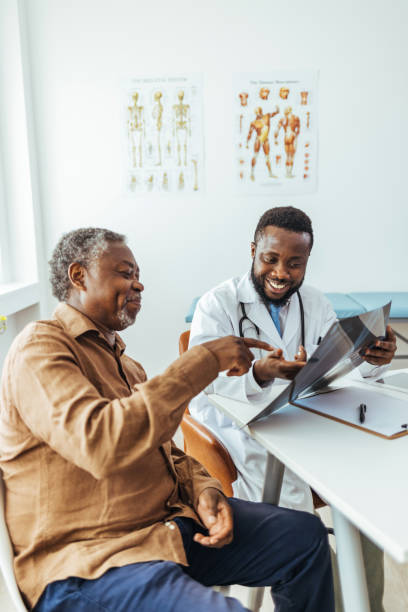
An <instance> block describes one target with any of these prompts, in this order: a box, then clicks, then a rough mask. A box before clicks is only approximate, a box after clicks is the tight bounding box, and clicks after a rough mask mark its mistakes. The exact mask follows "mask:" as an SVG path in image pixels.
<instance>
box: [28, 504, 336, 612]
mask: <svg viewBox="0 0 408 612" xmlns="http://www.w3.org/2000/svg"><path fill="white" fill-rule="evenodd" d="M229 501H230V503H231V506H232V509H233V513H234V540H233V542H232V543H231V544H228V546H224V547H223V548H205V547H203V546H201V545H200V544H198V543H197V542H194V541H193V536H194V534H195V532H196V531H198V530H200V529H201V528H200V527H199V526H198V525H197V524H196V523H195V522H194V521H192V520H191V519H184V518H179V519H176V522H177V525H178V527H179V529H180V531H181V534H182V537H183V542H184V547H185V550H186V554H187V558H188V561H189V563H190V565H189V567H184V566H181V565H178V564H177V563H173V562H170V561H151V562H149V563H133V564H131V565H126V566H124V567H118V568H112V569H110V570H108V571H107V572H106V573H105V574H104V575H103V576H101V577H100V578H97V579H96V580H85V579H83V578H77V577H71V578H67V579H66V580H59V581H57V582H53V583H51V584H49V585H48V586H47V588H46V589H45V590H44V592H43V594H42V596H41V598H40V600H39V602H38V603H37V605H36V606H35V608H34V611H35V612H51V611H58V612H68V611H69V612H85V611H86V612H94V611H95V612H97V611H106V612H156V611H158V610H160V612H189V611H190V610H193V611H194V612H210V611H211V612H242V611H243V610H245V609H246V608H244V607H243V606H242V604H241V603H240V602H239V601H237V600H236V599H233V598H231V597H224V596H223V595H222V594H221V593H218V592H216V591H213V590H212V589H211V588H208V587H210V586H211V585H220V586H221V585H228V584H241V585H245V586H270V587H272V598H273V600H274V604H275V612H285V611H286V610H287V611H289V612H334V597H333V584H332V574H331V565H330V554H329V547H328V542H327V533H326V529H325V527H324V526H323V524H322V523H321V521H320V519H318V518H316V517H315V516H313V515H312V514H309V513H306V512H298V511H295V510H288V509H285V508H278V507H277V506H272V505H270V504H261V503H252V502H247V501H242V500H238V499H233V498H232V499H230V500H229ZM203 533H204V530H203Z"/></svg>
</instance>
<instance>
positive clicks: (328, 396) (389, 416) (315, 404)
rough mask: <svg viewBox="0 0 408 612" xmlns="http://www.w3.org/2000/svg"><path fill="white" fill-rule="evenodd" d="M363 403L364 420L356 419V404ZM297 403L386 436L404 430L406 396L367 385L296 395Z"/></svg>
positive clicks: (407, 409)
mask: <svg viewBox="0 0 408 612" xmlns="http://www.w3.org/2000/svg"><path fill="white" fill-rule="evenodd" d="M362 403H363V404H365V405H366V406H367V411H366V415H365V421H364V423H360V420H359V416H360V408H359V406H360V404H362ZM296 405H298V406H302V407H305V408H311V409H312V410H317V411H318V412H321V413H322V414H326V415H328V416H332V417H335V418H337V419H341V420H342V421H346V422H347V423H351V424H353V425H357V426H358V427H362V428H363V429H367V430H369V431H373V432H376V433H379V434H382V435H383V436H387V437H390V436H393V435H395V434H397V433H400V432H403V431H406V428H404V427H402V425H404V424H406V425H407V426H408V399H407V400H404V399H399V398H396V397H391V396H390V395H387V393H384V392H383V393H382V392H381V391H372V390H371V389H366V388H357V387H353V388H351V387H348V388H344V389H337V390H336V391H333V392H331V393H323V394H321V395H315V396H313V397H308V398H306V399H300V400H299V399H298V400H297V401H296Z"/></svg>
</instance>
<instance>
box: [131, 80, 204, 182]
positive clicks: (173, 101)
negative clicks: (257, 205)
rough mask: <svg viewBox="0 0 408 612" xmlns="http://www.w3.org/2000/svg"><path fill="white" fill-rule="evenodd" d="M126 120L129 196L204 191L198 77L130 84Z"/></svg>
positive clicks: (135, 81) (200, 100)
mask: <svg viewBox="0 0 408 612" xmlns="http://www.w3.org/2000/svg"><path fill="white" fill-rule="evenodd" d="M123 117H124V121H123V123H124V136H125V138H124V142H125V156H126V177H125V180H126V189H127V191H128V192H129V193H134V194H137V193H147V192H156V193H157V192H163V193H166V192H173V193H179V194H182V193H189V192H198V191H201V190H202V189H203V180H204V171H203V170H204V167H203V162H204V155H203V131H202V79H201V77H200V75H192V76H191V75H190V76H184V77H183V76H182V77H171V76H165V77H140V78H134V79H132V80H131V81H129V82H128V83H127V85H126V92H125V99H124V104H123Z"/></svg>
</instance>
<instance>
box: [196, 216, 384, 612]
mask: <svg viewBox="0 0 408 612" xmlns="http://www.w3.org/2000/svg"><path fill="white" fill-rule="evenodd" d="M312 246H313V229H312V224H311V221H310V219H309V217H308V216H307V215H306V214H305V213H304V212H302V211H301V210H299V209H296V208H293V207H291V206H287V207H277V208H272V209H270V210H267V211H266V212H265V213H264V214H263V215H262V217H261V218H260V220H259V222H258V225H257V227H256V230H255V235H254V241H253V242H252V243H251V256H252V267H251V270H250V272H249V273H247V274H246V275H245V276H243V277H242V278H233V279H230V280H228V281H225V282H224V283H222V284H220V285H218V286H217V287H215V288H214V289H212V290H211V291H208V292H207V293H206V294H205V295H203V296H202V298H201V299H200V300H199V302H198V304H197V306H196V310H195V313H194V317H193V321H192V325H191V332H190V347H191V346H195V345H197V344H201V343H203V342H207V341H209V340H212V339H214V338H218V337H221V336H226V335H229V334H234V335H237V336H240V335H241V336H245V337H249V338H251V337H252V338H259V339H260V340H263V341H265V342H267V343H269V344H271V345H273V346H274V347H276V350H275V351H274V352H271V353H267V352H265V351H255V350H254V354H255V360H254V362H253V365H252V368H251V370H250V371H249V372H248V373H247V374H246V375H244V376H241V377H240V378H230V377H226V376H223V375H220V376H218V378H217V379H216V380H215V381H214V382H213V383H212V385H210V388H207V389H206V391H207V392H214V393H220V394H222V395H227V396H230V397H233V398H235V399H238V400H242V401H256V400H257V399H258V398H259V399H261V398H262V397H263V396H264V395H265V392H267V391H268V389H270V387H271V385H282V384H287V382H288V380H290V379H292V378H294V377H295V375H296V373H297V372H298V371H299V370H300V369H301V368H302V367H303V366H304V365H305V363H306V360H307V358H308V357H310V356H311V354H312V353H313V351H314V350H315V349H316V347H317V345H318V344H319V342H320V340H321V339H322V338H323V337H324V335H325V334H326V332H327V331H328V329H329V327H330V326H331V324H332V323H333V322H334V321H335V320H336V314H335V312H334V311H333V308H332V306H331V304H330V302H329V301H328V300H327V298H326V297H325V296H324V295H323V294H322V293H321V292H320V291H318V290H317V289H314V288H313V287H310V286H306V285H303V280H304V277H305V273H306V267H307V263H308V259H309V255H310V251H311V249H312ZM395 350H396V340H395V335H394V333H393V331H392V329H391V327H389V326H388V327H387V335H386V338H385V339H384V340H383V341H379V342H377V345H376V346H375V347H374V348H371V349H368V350H367V351H366V354H365V356H364V359H365V362H366V363H363V364H362V365H361V366H360V373H361V374H362V376H377V375H379V374H380V373H381V371H382V370H383V366H385V365H387V364H389V363H390V361H391V360H392V358H393V355H394V353H395ZM190 412H191V414H192V416H193V417H194V418H195V419H197V420H198V421H200V422H202V423H203V424H204V425H206V426H207V427H208V428H209V429H210V430H211V431H213V432H214V434H215V435H216V436H217V437H218V438H219V440H220V441H221V442H222V443H223V444H224V446H225V447H226V448H227V449H228V451H229V453H230V454H231V457H232V460H233V461H234V463H235V465H236V468H237V472H238V478H237V480H236V481H235V483H233V490H234V494H235V495H236V496H237V497H241V498H244V499H248V500H252V501H259V500H260V499H261V495H262V487H263V475H264V472H265V467H266V451H265V450H264V449H263V448H262V447H261V446H260V445H259V444H258V443H257V442H255V440H253V439H252V438H251V437H249V436H248V435H247V434H246V433H244V432H243V431H241V430H239V429H238V427H237V426H236V425H235V424H234V423H232V421H231V420H230V419H228V418H227V417H226V416H225V415H223V414H222V413H221V412H220V411H218V410H217V409H216V408H215V407H214V406H213V405H212V404H210V403H209V401H208V399H207V397H206V395H205V394H204V393H203V392H202V393H200V394H199V395H198V396H197V397H196V398H195V399H194V400H193V401H192V402H191V404H190ZM280 505H282V506H285V507H289V508H294V509H297V510H308V511H309V512H313V499H312V493H311V490H310V488H309V486H308V485H307V484H306V483H305V482H304V481H302V480H301V479H300V478H298V477H297V476H296V475H295V474H294V473H293V472H291V471H290V470H289V469H287V468H285V472H284V478H283V485H282V492H281V498H280ZM380 582H381V581H380ZM369 590H370V587H369ZM371 596H372V593H370V599H371V600H372V597H371ZM375 599H377V601H378V597H375ZM380 601H381V597H380ZM372 609H373V610H374V609H376V610H382V609H383V608H382V606H381V604H380V607H376V608H374V607H373V608H372Z"/></svg>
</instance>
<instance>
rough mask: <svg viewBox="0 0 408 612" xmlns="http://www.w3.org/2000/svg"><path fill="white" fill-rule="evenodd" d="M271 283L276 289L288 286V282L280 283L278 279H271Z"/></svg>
mask: <svg viewBox="0 0 408 612" xmlns="http://www.w3.org/2000/svg"><path fill="white" fill-rule="evenodd" d="M269 284H270V285H271V287H273V288H274V289H284V287H286V285H287V283H279V282H278V281H271V280H270V281H269Z"/></svg>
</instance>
